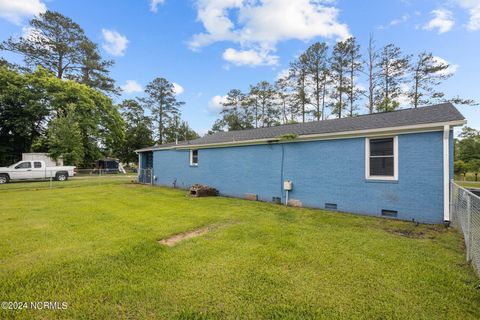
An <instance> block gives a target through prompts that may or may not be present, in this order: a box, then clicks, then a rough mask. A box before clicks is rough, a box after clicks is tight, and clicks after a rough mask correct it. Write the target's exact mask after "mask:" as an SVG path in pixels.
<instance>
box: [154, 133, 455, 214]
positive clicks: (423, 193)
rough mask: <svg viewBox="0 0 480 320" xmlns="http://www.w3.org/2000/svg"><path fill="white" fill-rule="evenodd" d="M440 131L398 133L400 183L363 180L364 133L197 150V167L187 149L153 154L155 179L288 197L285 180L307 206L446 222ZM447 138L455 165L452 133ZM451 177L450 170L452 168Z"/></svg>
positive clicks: (265, 196) (233, 193)
mask: <svg viewBox="0 0 480 320" xmlns="http://www.w3.org/2000/svg"><path fill="white" fill-rule="evenodd" d="M442 137H443V132H429V133H415V134H404V135H399V136H398V149H399V161H398V162H399V168H398V181H395V182H391V181H381V182H379V181H371V180H366V179H365V138H352V139H340V140H324V141H312V142H296V143H284V144H273V145H256V146H243V147H228V148H211V149H200V150H199V151H198V155H199V160H198V166H196V167H193V166H190V158H189V151H188V150H163V151H155V152H154V154H153V167H154V174H155V176H156V181H155V183H156V184H160V185H166V186H173V184H174V183H175V184H176V186H177V187H180V188H188V187H189V186H190V185H192V184H195V183H202V184H207V185H210V186H213V187H215V188H217V189H218V190H220V193H221V194H224V195H229V196H234V197H243V196H244V195H245V193H254V194H258V197H259V200H263V201H272V197H280V198H282V201H284V200H285V194H284V192H283V190H282V185H283V181H284V180H285V179H289V180H291V181H292V182H293V191H292V192H290V199H298V200H300V201H301V202H302V203H303V205H304V206H307V207H315V208H324V207H325V203H336V204H337V205H338V210H339V211H345V212H353V213H359V214H368V215H376V216H380V215H381V210H382V209H387V210H395V211H398V216H397V218H399V219H404V220H411V219H415V220H416V221H419V222H427V223H441V222H442V221H443V141H442ZM450 137H451V139H450V142H451V143H450V150H451V151H452V152H451V153H452V156H451V157H450V162H451V170H450V171H452V170H453V134H451V136H450ZM451 174H452V173H451Z"/></svg>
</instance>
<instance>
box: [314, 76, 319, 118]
mask: <svg viewBox="0 0 480 320" xmlns="http://www.w3.org/2000/svg"><path fill="white" fill-rule="evenodd" d="M319 69H320V68H319V67H318V66H317V70H316V77H315V84H316V88H317V91H316V92H315V98H316V99H317V121H320V70H319Z"/></svg>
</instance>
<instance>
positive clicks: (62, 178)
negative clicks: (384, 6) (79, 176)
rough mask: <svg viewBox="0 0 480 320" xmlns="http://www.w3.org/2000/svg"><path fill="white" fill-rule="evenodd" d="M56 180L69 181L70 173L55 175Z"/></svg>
mask: <svg viewBox="0 0 480 320" xmlns="http://www.w3.org/2000/svg"><path fill="white" fill-rule="evenodd" d="M55 180H57V181H67V180H68V173H66V172H59V173H57V174H56V175H55Z"/></svg>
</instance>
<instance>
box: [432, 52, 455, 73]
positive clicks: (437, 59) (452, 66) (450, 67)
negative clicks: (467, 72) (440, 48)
mask: <svg viewBox="0 0 480 320" xmlns="http://www.w3.org/2000/svg"><path fill="white" fill-rule="evenodd" d="M433 60H435V62H436V63H438V64H448V68H447V69H445V70H442V71H439V72H438V73H439V74H441V75H450V74H454V73H455V72H457V70H458V64H450V63H449V62H448V61H447V60H445V59H443V58H440V57H436V56H435V57H433Z"/></svg>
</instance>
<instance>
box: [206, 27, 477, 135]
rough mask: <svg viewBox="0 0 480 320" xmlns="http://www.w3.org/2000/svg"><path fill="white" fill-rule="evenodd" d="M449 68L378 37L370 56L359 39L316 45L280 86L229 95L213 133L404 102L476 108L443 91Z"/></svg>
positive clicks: (382, 109) (382, 108)
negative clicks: (380, 42)
mask: <svg viewBox="0 0 480 320" xmlns="http://www.w3.org/2000/svg"><path fill="white" fill-rule="evenodd" d="M449 68H450V65H449V64H448V63H446V62H445V61H443V60H442V59H439V58H436V57H435V56H434V55H433V54H432V53H430V52H426V51H424V52H421V53H419V54H418V55H417V56H412V55H407V54H404V53H403V52H402V50H401V49H400V48H399V47H397V46H396V45H394V44H387V45H385V46H383V47H381V48H377V47H376V44H375V41H374V39H373V36H371V37H370V40H369V43H368V48H367V50H366V53H365V54H363V53H362V50H361V47H360V45H359V44H358V42H357V40H356V38H354V37H352V38H349V39H347V40H345V41H340V42H337V43H336V44H335V45H334V46H333V48H330V47H329V46H328V45H327V44H326V43H322V42H316V43H314V44H312V45H311V46H310V47H309V48H308V49H307V50H306V51H305V52H303V53H302V54H300V56H299V57H298V58H297V59H295V60H294V61H293V62H291V63H290V66H289V68H288V70H286V72H284V73H283V74H281V75H280V76H279V78H278V79H277V80H276V81H275V82H273V83H271V82H269V81H260V82H259V83H257V84H255V85H251V86H250V88H249V90H248V92H242V91H241V90H238V89H232V90H230V91H229V92H228V93H227V95H226V96H225V99H224V101H223V102H222V110H221V111H220V115H219V118H218V119H217V120H216V121H215V123H214V125H213V127H212V130H211V132H216V131H229V130H241V129H248V128H258V127H270V126H275V125H280V124H286V123H295V122H306V121H321V120H324V119H326V117H327V111H329V112H330V117H337V118H341V117H345V116H347V117H352V116H356V115H358V114H359V111H360V109H361V108H362V107H366V109H367V110H368V112H369V113H374V112H386V111H394V110H397V109H398V108H399V107H400V102H401V100H400V99H401V98H402V99H408V102H409V104H410V105H411V106H412V107H414V108H417V107H419V106H422V105H427V104H432V103H440V102H447V101H450V102H453V103H456V104H475V102H474V101H473V100H469V99H462V98H460V97H446V95H445V93H444V92H441V91H439V89H438V86H439V85H440V84H441V83H442V82H443V81H444V80H446V79H448V78H450V77H451V76H452V73H451V72H449ZM361 79H366V86H363V85H362V83H361V81H360V80H361Z"/></svg>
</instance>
